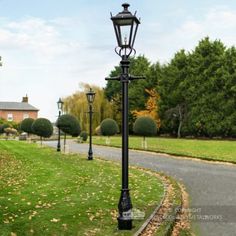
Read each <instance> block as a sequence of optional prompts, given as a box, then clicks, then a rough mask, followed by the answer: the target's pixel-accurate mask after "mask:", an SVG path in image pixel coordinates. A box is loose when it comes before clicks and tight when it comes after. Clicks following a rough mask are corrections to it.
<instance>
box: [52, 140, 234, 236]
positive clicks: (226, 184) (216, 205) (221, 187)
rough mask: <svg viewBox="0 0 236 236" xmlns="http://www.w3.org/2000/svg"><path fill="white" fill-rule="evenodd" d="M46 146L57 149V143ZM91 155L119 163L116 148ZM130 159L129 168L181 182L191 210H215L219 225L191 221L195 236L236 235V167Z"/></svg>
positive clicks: (83, 147)
mask: <svg viewBox="0 0 236 236" xmlns="http://www.w3.org/2000/svg"><path fill="white" fill-rule="evenodd" d="M48 144H49V145H51V146H56V142H48ZM68 144H69V150H70V151H71V152H78V153H84V154H87V152H88V145H87V144H77V143H75V142H73V141H69V142H68ZM93 153H94V158H96V156H98V157H103V158H105V159H109V160H115V161H121V149H119V148H110V147H103V146H96V145H93ZM129 158H130V164H131V165H136V166H141V167H145V168H149V169H152V170H156V171H160V172H164V173H166V174H168V175H170V176H173V177H174V178H175V179H177V180H178V181H180V182H182V183H183V184H184V185H185V186H186V189H187V192H188V193H189V195H190V204H191V207H193V208H194V209H199V208H200V207H201V208H202V210H204V209H206V208H207V207H208V206H211V207H210V208H208V209H209V210H215V211H216V212H214V214H216V215H219V214H220V217H223V219H222V222H219V221H217V222H216V221H214V222H209V221H204V220H201V221H199V220H198V221H194V222H193V228H194V231H195V232H196V233H197V235H200V236H236V165H223V164H215V163H206V162H201V161H195V160H191V159H181V158H176V157H171V156H168V155H162V154H155V153H148V152H140V151H132V150H130V151H129ZM131 194H132V192H131ZM131 196H132V195H131ZM212 214H213V213H212ZM230 215H231V217H230ZM226 218H227V219H226Z"/></svg>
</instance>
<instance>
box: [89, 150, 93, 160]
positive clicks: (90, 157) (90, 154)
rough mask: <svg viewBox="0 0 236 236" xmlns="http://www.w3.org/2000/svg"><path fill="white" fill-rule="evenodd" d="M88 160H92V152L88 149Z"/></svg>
mask: <svg viewBox="0 0 236 236" xmlns="http://www.w3.org/2000/svg"><path fill="white" fill-rule="evenodd" d="M88 160H89V161H91V160H93V152H92V151H91V150H89V152H88Z"/></svg>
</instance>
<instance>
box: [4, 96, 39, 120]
mask: <svg viewBox="0 0 236 236" xmlns="http://www.w3.org/2000/svg"><path fill="white" fill-rule="evenodd" d="M38 111H39V109H37V108H35V107H34V106H32V105H30V104H29V103H28V97H27V95H26V96H25V97H23V99H22V102H0V118H3V119H5V120H7V121H14V122H17V123H18V122H21V121H22V120H24V119H25V118H33V119H37V118H38Z"/></svg>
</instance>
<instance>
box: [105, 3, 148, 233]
mask: <svg viewBox="0 0 236 236" xmlns="http://www.w3.org/2000/svg"><path fill="white" fill-rule="evenodd" d="M122 6H123V7H124V9H123V11H122V12H120V13H118V14H117V15H116V16H112V15H111V20H112V21H113V25H114V30H115V34H116V39H117V43H118V46H117V47H116V48H115V52H116V53H117V54H118V55H119V56H120V57H121V62H120V66H121V70H122V72H121V75H120V76H119V77H113V78H106V80H118V81H120V82H121V84H122V189H121V196H120V200H119V204H118V209H119V216H118V218H117V219H118V228H119V229H120V230H130V229H132V214H131V210H132V203H131V198H130V194H129V161H128V158H129V144H128V137H129V126H128V112H129V100H128V84H129V81H130V80H135V79H143V77H139V76H130V75H129V64H130V61H129V56H130V55H131V54H132V53H134V54H135V53H136V51H135V49H134V48H133V45H134V41H135V37H136V33H137V29H138V25H139V24H140V21H139V19H138V18H137V17H136V12H135V14H134V15H133V14H132V13H131V12H129V10H128V7H129V4H128V3H124V4H123V5H122Z"/></svg>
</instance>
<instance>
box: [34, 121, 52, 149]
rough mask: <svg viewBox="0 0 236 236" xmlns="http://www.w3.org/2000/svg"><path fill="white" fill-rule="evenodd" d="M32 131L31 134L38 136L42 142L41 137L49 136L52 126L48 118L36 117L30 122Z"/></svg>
mask: <svg viewBox="0 0 236 236" xmlns="http://www.w3.org/2000/svg"><path fill="white" fill-rule="evenodd" d="M32 131H33V134H36V135H38V136H40V138H41V144H42V137H44V138H49V137H50V136H51V135H52V133H53V127H52V124H51V122H50V120H48V119H46V118H38V119H36V120H35V121H34V122H33V124H32Z"/></svg>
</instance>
